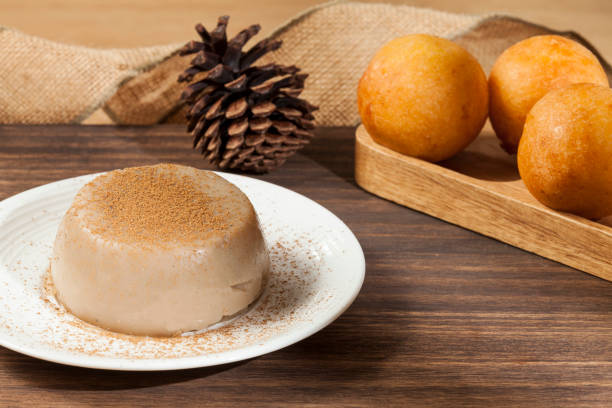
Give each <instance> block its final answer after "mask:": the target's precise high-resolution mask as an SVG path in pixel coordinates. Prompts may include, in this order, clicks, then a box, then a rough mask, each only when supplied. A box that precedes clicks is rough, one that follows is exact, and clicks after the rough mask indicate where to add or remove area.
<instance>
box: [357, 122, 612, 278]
mask: <svg viewBox="0 0 612 408" xmlns="http://www.w3.org/2000/svg"><path fill="white" fill-rule="evenodd" d="M515 161H516V157H515V156H510V155H508V154H506V153H505V152H504V151H502V149H501V148H500V147H499V145H498V142H497V138H496V137H495V135H494V134H493V132H492V131H491V130H490V129H487V130H484V131H483V132H482V134H481V135H480V136H479V137H478V138H477V139H476V140H475V141H474V142H473V143H472V144H471V145H470V146H469V147H468V148H467V149H466V150H464V151H463V152H461V153H459V154H458V155H457V156H455V157H453V158H452V159H449V160H446V161H444V162H441V163H437V164H434V163H429V162H426V161H423V160H420V159H415V158H413V157H408V156H405V155H402V154H399V153H396V152H394V151H392V150H390V149H388V148H386V147H383V146H381V145H379V144H377V143H376V142H374V141H373V140H372V138H371V137H370V135H369V134H368V133H367V131H366V130H365V128H364V127H363V125H362V126H359V127H358V128H357V132H356V146H355V178H356V180H357V184H359V186H361V187H362V188H363V189H364V190H367V191H369V192H371V193H373V194H375V195H377V196H379V197H382V198H386V199H388V200H391V201H394V202H396V203H398V204H401V205H404V206H407V207H410V208H413V209H415V210H418V211H421V212H424V213H426V214H429V215H432V216H434V217H437V218H440V219H443V220H445V221H448V222H451V223H453V224H456V225H460V226H462V227H465V228H468V229H470V230H473V231H476V232H479V233H481V234H484V235H487V236H489V237H491V238H495V239H498V240H500V241H503V242H506V243H508V244H510V245H513V246H516V247H519V248H522V249H524V250H526V251H529V252H533V253H536V254H538V255H541V256H543V257H546V258H549V259H552V260H555V261H558V262H561V263H563V264H565V265H568V266H571V267H574V268H576V269H579V270H581V271H584V272H588V273H590V274H593V275H595V276H599V277H600V278H603V279H606V280H609V281H612V219H611V218H610V217H608V218H607V219H604V220H601V221H599V222H594V221H590V220H588V219H585V218H582V217H578V216H575V215H572V214H567V213H561V212H558V211H555V210H551V209H549V208H547V207H545V206H543V205H542V204H540V203H539V202H538V201H536V199H535V198H533V197H532V196H531V194H530V193H529V191H527V188H526V187H525V185H524V184H523V182H522V180H521V179H520V177H519V174H518V170H517V168H516V163H515Z"/></svg>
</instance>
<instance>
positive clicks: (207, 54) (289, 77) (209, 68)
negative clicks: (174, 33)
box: [178, 16, 317, 173]
mask: <svg viewBox="0 0 612 408" xmlns="http://www.w3.org/2000/svg"><path fill="white" fill-rule="evenodd" d="M228 20H229V17H228V16H223V17H219V20H218V23H217V27H216V28H215V29H214V30H213V31H212V32H210V33H209V32H208V31H206V29H205V28H204V26H203V25H202V24H198V25H196V27H195V29H196V31H197V32H198V34H199V35H200V37H201V39H202V41H201V42H199V41H191V42H189V43H187V44H186V45H185V46H184V47H183V48H181V50H180V55H188V54H196V56H195V58H193V60H192V61H191V66H190V67H189V68H188V69H186V70H185V72H183V73H182V74H181V75H180V76H179V79H178V80H179V82H188V83H189V86H187V88H186V89H185V90H184V91H183V93H182V95H181V100H183V101H184V102H185V103H186V104H187V105H188V107H189V110H188V113H187V119H188V121H189V125H188V126H187V130H188V131H189V132H192V134H193V147H194V148H200V149H201V151H202V154H203V155H204V157H205V158H206V159H208V160H209V161H210V162H211V163H213V164H215V165H217V166H218V167H219V168H221V169H239V170H243V171H249V172H256V173H264V172H267V171H269V170H271V169H273V168H275V167H278V166H280V165H281V164H283V163H284V162H285V160H287V158H288V157H289V156H291V155H293V154H294V153H295V152H296V151H297V150H299V149H300V148H302V147H303V146H304V145H305V144H307V143H308V142H310V139H312V137H313V133H312V129H314V116H313V115H312V112H313V111H314V110H316V109H317V108H316V107H315V106H313V105H311V104H309V103H308V102H307V101H305V100H303V99H300V98H298V96H299V95H300V93H301V92H302V89H303V88H304V81H305V79H306V77H307V76H308V75H307V74H302V73H299V71H300V69H299V68H297V67H295V66H282V65H277V64H267V65H261V66H253V63H255V62H256V61H257V60H258V59H259V58H261V57H262V56H263V55H264V54H266V53H268V52H270V51H273V50H276V49H278V48H279V47H280V46H281V41H275V40H269V39H265V40H262V41H260V42H258V43H257V44H255V45H254V46H253V47H251V48H250V49H249V50H248V51H243V50H242V47H244V45H245V44H246V43H247V41H249V39H250V38H252V37H253V36H254V35H256V34H257V33H258V32H259V30H260V26H259V25H252V26H250V27H249V28H247V29H246V30H243V31H241V32H240V33H238V34H237V35H236V36H235V37H234V38H232V39H231V40H229V41H228V40H227V36H226V28H227V22H228Z"/></svg>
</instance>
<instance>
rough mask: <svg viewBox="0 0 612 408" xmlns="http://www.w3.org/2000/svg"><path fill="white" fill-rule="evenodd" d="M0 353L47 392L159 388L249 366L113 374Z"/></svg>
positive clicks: (21, 378) (13, 369)
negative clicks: (170, 372)
mask: <svg viewBox="0 0 612 408" xmlns="http://www.w3.org/2000/svg"><path fill="white" fill-rule="evenodd" d="M0 353H5V354H9V353H11V354H14V357H13V358H10V357H5V358H4V360H5V363H4V367H6V369H7V371H10V373H11V375H12V376H14V377H16V378H18V379H19V381H20V382H24V383H27V384H29V385H31V386H35V387H38V388H45V389H63V390H78V391H104V390H125V389H138V388H148V387H156V386H160V385H167V384H175V383H181V382H185V381H190V380H194V379H198V378H204V377H208V376H211V375H215V374H218V373H221V372H223V371H226V370H231V369H233V368H235V367H238V366H241V365H243V364H246V363H248V362H249V361H250V360H245V361H241V362H238V363H231V364H224V365H221V366H214V367H203V368H195V369H187V370H177V371H173V372H172V374H169V373H168V371H151V372H137V371H111V370H95V369H89V368H80V367H71V366H64V365H60V364H55V363H50V362H47V361H42V360H37V359H35V358H32V357H27V356H24V355H21V354H18V353H15V352H13V351H11V350H7V349H3V350H2V351H0Z"/></svg>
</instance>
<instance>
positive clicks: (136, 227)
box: [68, 164, 254, 245]
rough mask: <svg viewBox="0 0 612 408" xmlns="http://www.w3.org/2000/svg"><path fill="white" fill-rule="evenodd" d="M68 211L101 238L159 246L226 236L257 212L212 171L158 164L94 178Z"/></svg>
mask: <svg viewBox="0 0 612 408" xmlns="http://www.w3.org/2000/svg"><path fill="white" fill-rule="evenodd" d="M68 214H72V215H75V216H77V217H79V218H80V220H81V222H83V223H84V224H83V225H84V226H85V227H86V228H87V229H89V231H91V233H93V234H95V235H98V236H100V237H102V238H105V239H111V240H113V241H115V242H122V243H130V244H135V243H140V244H143V245H146V244H153V245H160V244H190V243H194V242H197V241H201V240H206V239H210V238H211V237H212V236H215V235H217V236H220V235H224V234H225V233H227V232H231V230H232V228H235V227H237V225H239V224H240V223H241V222H242V221H241V220H246V219H248V218H249V217H252V216H254V211H253V208H252V206H251V204H250V202H249V200H248V198H247V197H246V195H244V193H242V192H241V191H240V189H238V188H237V187H236V186H234V185H233V184H231V183H230V182H228V181H226V180H225V179H223V178H222V177H219V176H217V175H216V174H214V173H213V172H210V171H205V170H197V169H195V168H192V167H186V166H179V165H173V164H158V165H155V166H144V167H131V168H126V169H122V170H114V171H111V172H108V173H106V174H103V175H101V176H99V177H97V178H95V179H94V180H92V181H91V182H89V183H88V184H86V185H85V186H84V187H83V188H82V189H81V190H80V191H79V192H78V193H77V195H76V197H75V199H74V202H73V204H72V207H71V208H70V210H69V212H68Z"/></svg>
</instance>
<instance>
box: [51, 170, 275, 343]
mask: <svg viewBox="0 0 612 408" xmlns="http://www.w3.org/2000/svg"><path fill="white" fill-rule="evenodd" d="M268 269H269V258H268V252H267V250H266V246H265V243H264V239H263V236H262V233H261V230H260V227H259V222H258V219H257V216H256V214H255V211H254V210H253V206H252V205H251V203H250V201H249V199H248V198H247V197H246V195H245V194H244V193H242V192H241V191H240V190H239V189H238V188H237V187H236V186H234V185H233V184H231V183H229V182H227V181H226V180H224V179H223V178H221V177H219V176H217V175H216V174H214V173H212V172H209V171H203V170H197V169H194V168H191V167H184V166H177V165H170V164H161V165H156V166H147V167H134V168H128V169H124V170H116V171H112V172H109V173H106V174H104V175H102V176H99V177H97V178H96V179H94V180H93V181H91V182H90V183H88V184H87V185H85V186H84V187H83V188H81V190H80V191H79V192H78V194H77V195H76V197H75V198H74V201H73V203H72V206H71V207H70V209H69V210H68V212H67V213H66V215H65V216H64V219H63V220H62V222H61V225H60V227H59V230H58V232H57V236H56V239H55V246H54V248H53V257H52V260H51V275H52V279H53V283H54V285H55V288H56V291H57V298H58V300H59V301H60V302H61V303H63V304H64V306H66V308H67V309H68V310H70V311H71V312H72V313H73V314H75V315H76V316H78V317H79V318H81V319H83V320H85V321H87V322H90V323H93V324H95V325H97V326H100V327H103V328H106V329H109V330H113V331H118V332H123V333H130V334H138V335H152V336H159V335H162V336H165V335H173V334H177V333H180V332H185V331H190V330H199V329H202V328H205V327H207V326H210V325H211V324H214V323H216V322H219V321H220V320H222V319H223V317H224V316H231V315H233V314H236V313H238V312H240V311H241V310H243V309H244V308H246V307H247V306H248V305H249V304H250V303H251V302H253V301H254V300H255V299H256V298H257V296H258V295H259V293H260V292H261V290H262V284H263V279H264V278H265V275H266V273H267V271H268Z"/></svg>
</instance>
